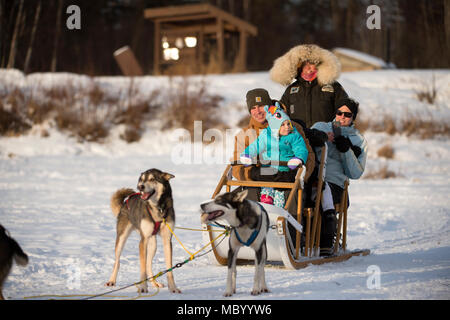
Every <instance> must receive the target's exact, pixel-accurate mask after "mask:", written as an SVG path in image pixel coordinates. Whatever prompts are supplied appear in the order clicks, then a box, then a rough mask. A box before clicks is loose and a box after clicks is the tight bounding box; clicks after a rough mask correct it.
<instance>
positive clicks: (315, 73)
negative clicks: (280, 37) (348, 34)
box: [270, 44, 348, 128]
mask: <svg viewBox="0 0 450 320" xmlns="http://www.w3.org/2000/svg"><path fill="white" fill-rule="evenodd" d="M340 71H341V65H340V62H339V60H338V59H337V57H336V56H335V55H334V54H333V53H331V52H330V51H328V50H325V49H322V48H320V47H319V46H316V45H312V44H311V45H310V44H308V45H299V46H296V47H294V48H292V49H291V50H289V51H288V52H287V53H285V54H284V55H283V56H281V57H279V58H278V59H276V60H275V62H274V65H273V67H272V69H271V70H270V77H271V79H272V80H273V81H275V82H278V83H280V84H282V85H285V86H288V87H287V89H286V90H285V92H284V94H283V96H282V97H281V102H282V103H283V104H284V105H285V106H286V108H287V111H288V114H289V117H290V118H291V119H292V120H294V121H296V122H298V123H302V122H303V123H304V124H305V125H306V127H307V128H310V127H311V126H312V125H313V124H314V123H316V122H320V121H324V122H328V121H331V120H333V118H334V116H335V110H336V109H337V108H338V105H339V104H340V103H341V101H343V100H344V99H347V98H348V95H347V93H346V92H345V90H344V89H343V88H342V86H341V85H340V84H339V82H337V81H336V79H337V78H338V77H339V75H340ZM294 79H295V82H293V83H292V81H293V80H294Z"/></svg>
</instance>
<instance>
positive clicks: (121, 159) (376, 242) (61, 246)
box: [0, 70, 450, 300]
mask: <svg viewBox="0 0 450 320" xmlns="http://www.w3.org/2000/svg"><path fill="white" fill-rule="evenodd" d="M0 75H1V76H0V89H1V88H2V86H3V88H4V87H5V86H6V85H9V84H11V83H12V82H14V81H15V82H14V83H16V84H17V83H19V82H20V83H21V85H22V86H28V85H30V83H31V82H34V81H36V79H41V80H42V79H46V80H43V81H44V83H45V84H47V85H52V84H51V83H50V80H49V79H52V80H55V79H57V78H58V77H63V76H64V77H65V78H69V79H72V80H71V81H72V83H74V82H76V81H74V80H73V78H75V79H81V80H80V82H81V83H83V81H88V80H83V79H85V78H83V76H76V75H67V74H64V75H58V74H56V75H52V74H35V75H30V76H28V77H24V76H23V75H21V74H20V73H16V74H15V75H14V76H12V75H11V73H8V72H6V71H1V72H0ZM433 75H434V76H435V77H436V79H437V80H438V81H437V83H438V85H439V87H438V90H439V91H438V99H437V102H436V103H435V105H433V106H431V105H427V104H425V103H422V102H419V101H417V100H416V98H415V97H414V90H415V89H416V88H417V87H418V86H421V81H427V79H428V80H429V79H431V78H432V77H433ZM95 81H98V82H101V83H103V84H104V85H109V86H112V87H114V86H120V83H122V82H125V81H126V79H124V78H122V77H117V78H111V77H108V78H106V77H103V78H95ZM137 81H138V82H139V81H140V82H142V83H141V86H145V85H150V84H152V85H155V86H156V85H157V86H164V85H166V83H167V78H165V77H143V78H142V79H138V80H137ZM207 81H208V83H209V84H210V85H209V88H210V90H211V92H212V93H220V94H221V95H222V96H224V98H225V100H224V102H223V108H224V110H225V109H226V110H227V113H226V116H227V117H229V118H230V119H231V118H233V120H230V122H229V123H230V125H231V126H233V124H235V122H234V121H236V122H237V121H238V120H239V119H240V117H241V116H243V115H245V113H246V108H245V107H244V103H245V92H246V91H247V90H250V89H252V88H255V87H264V88H267V89H268V90H269V92H270V94H271V96H272V97H274V98H279V97H280V96H281V94H282V92H283V88H282V87H281V86H279V85H277V84H275V83H273V82H271V81H270V80H269V77H268V73H267V72H259V73H248V74H238V75H213V76H208V77H207ZM340 82H341V83H342V84H343V86H344V88H346V90H347V91H348V92H349V94H350V95H351V96H353V97H355V98H356V99H358V100H359V101H360V102H361V109H362V111H361V116H363V117H366V118H367V117H378V116H380V114H383V113H385V114H390V115H392V117H394V118H395V119H399V118H401V117H404V116H407V114H422V112H423V115H424V116H428V117H429V116H432V117H433V118H434V119H437V120H442V121H446V122H448V121H449V120H450V104H449V102H448V101H450V71H449V70H434V71H422V70H414V71H406V70H396V71H393V70H390V71H378V72H357V73H344V74H343V75H342V76H341V78H340ZM54 83H61V81H55V82H54ZM379 110H382V111H379ZM47 129H48V130H49V133H50V136H49V137H47V138H42V137H41V136H40V130H39V128H35V129H33V130H32V132H31V133H30V134H28V135H26V136H21V137H15V138H6V137H1V138H0V200H1V201H0V223H1V224H3V225H4V226H5V227H6V228H7V229H8V230H9V231H10V233H11V235H12V236H13V237H14V238H15V239H16V240H17V241H18V242H19V243H20V244H21V246H22V248H23V249H24V250H25V252H27V254H28V255H29V257H30V262H29V264H28V266H26V267H25V268H21V267H17V266H15V267H14V268H13V271H12V273H11V275H10V277H9V278H8V280H7V282H6V283H5V288H4V295H5V297H7V298H9V299H24V298H29V297H32V298H31V299H48V297H42V296H43V295H79V294H97V293H102V292H106V291H108V290H109V288H106V287H104V283H105V282H106V281H107V280H108V278H109V275H110V273H111V271H112V267H113V262H114V242H115V221H114V218H113V215H112V213H111V211H110V208H109V198H110V196H111V194H112V193H113V192H114V191H115V190H116V189H117V188H120V187H135V186H136V183H137V178H138V175H139V173H140V172H142V171H144V170H146V169H149V168H152V167H156V168H159V169H161V170H166V171H168V172H170V173H172V174H174V175H175V179H173V180H172V189H173V193H174V202H175V210H176V215H177V226H181V227H192V228H198V227H199V222H200V221H199V220H200V214H199V203H201V202H202V201H204V200H206V199H208V198H209V197H210V196H211V194H212V192H213V190H214V188H215V186H216V184H217V182H218V180H219V177H220V175H221V174H222V171H223V170H224V166H225V162H226V159H227V157H228V155H229V152H230V146H228V145H227V146H226V148H225V151H223V150H222V151H223V154H224V155H223V156H221V157H219V158H218V159H219V160H217V159H215V160H214V161H209V163H205V162H208V159H209V160H211V159H212V158H211V157H212V153H210V150H205V149H206V148H205V147H204V149H203V150H204V152H203V153H200V154H201V155H202V156H203V157H204V159H203V160H202V161H200V160H199V158H198V154H199V153H198V152H199V150H200V146H199V145H197V146H196V147H195V148H197V149H195V150H196V151H195V154H197V158H196V157H195V155H194V154H192V155H191V157H190V160H191V161H184V162H182V163H180V162H179V161H178V162H177V161H174V152H173V150H174V147H175V146H176V143H173V140H172V143H169V141H170V139H173V133H172V132H161V131H159V130H157V129H156V128H154V127H149V128H148V130H147V132H146V133H145V134H144V136H143V138H142V140H141V142H139V143H133V144H129V145H127V144H126V143H124V142H123V141H122V140H120V139H118V138H117V137H118V135H119V133H118V132H113V134H112V136H111V138H109V139H108V141H107V142H106V143H105V144H97V143H78V142H76V140H75V139H73V138H70V137H67V136H66V135H64V134H61V133H59V132H56V131H55V130H53V129H51V128H50V129H49V128H47ZM365 136H366V138H367V140H368V142H369V149H370V151H369V158H368V162H367V167H366V171H368V172H370V171H373V170H376V169H377V168H379V167H380V166H382V165H384V164H386V165H388V167H389V168H390V169H391V170H393V171H395V172H396V173H397V174H398V176H397V178H394V179H386V180H369V179H360V180H357V181H351V184H350V199H351V207H350V209H349V225H348V246H349V249H356V248H368V249H370V250H371V254H370V255H369V256H366V257H354V258H352V259H350V260H348V261H345V262H342V263H333V264H325V265H320V266H309V267H307V268H305V269H300V270H295V271H292V270H286V269H283V268H282V267H280V266H268V267H266V279H267V284H268V286H269V289H270V290H271V292H270V293H268V294H263V295H259V296H256V297H254V296H251V295H250V291H251V288H252V284H253V275H254V268H253V266H239V267H238V278H237V293H236V295H234V296H233V297H232V298H231V299H257V300H261V299H262V300H265V299H274V300H296V299H450V197H449V192H450V184H449V182H450V141H449V140H448V137H445V138H434V139H432V140H419V139H417V138H414V137H406V136H404V135H398V134H397V135H394V136H390V135H387V134H386V133H374V132H366V133H365ZM385 143H390V144H391V145H392V147H393V149H394V150H395V157H394V158H393V159H389V160H388V159H384V158H379V157H377V154H376V151H377V150H378V149H379V148H380V147H381V146H382V145H384V144H385ZM200 151H201V150H200ZM216 151H217V150H216ZM220 159H222V160H220ZM175 232H176V234H177V236H178V237H179V238H180V239H181V240H182V241H183V243H184V244H185V245H186V247H187V248H188V249H189V250H190V251H191V252H192V251H196V250H198V249H200V248H201V247H202V246H203V243H202V236H201V233H200V232H194V231H187V230H180V229H178V230H175ZM138 241H139V240H138V235H137V234H134V233H133V234H132V236H131V237H130V238H129V240H128V242H127V245H126V247H125V250H124V252H123V254H122V259H121V269H120V271H119V276H118V282H117V285H118V287H122V286H126V285H129V284H132V283H133V282H136V281H138V280H139V257H138ZM160 242H161V241H159V244H158V252H157V255H156V257H155V263H154V270H155V272H157V271H160V270H163V269H165V263H164V258H163V254H162V245H161V244H160ZM173 244H174V262H175V263H176V262H182V261H184V260H185V259H186V258H188V255H187V253H186V252H185V251H184V250H183V249H182V248H181V246H180V245H179V244H178V243H177V242H176V241H175V240H174V242H173ZM174 275H175V281H176V284H177V286H178V287H179V288H180V289H181V290H182V292H183V293H182V294H180V295H174V294H170V293H169V292H168V290H167V288H163V289H161V290H160V291H159V293H157V294H156V295H154V296H153V297H147V298H142V299H149V300H158V299H187V300H207V299H209V300H210V299H213V300H214V299H223V296H222V294H223V291H224V289H225V279H226V267H223V266H218V265H215V264H213V263H211V261H210V259H208V257H201V258H198V259H195V260H193V261H191V262H189V263H187V264H185V265H184V266H183V267H182V268H179V269H176V270H175V271H174ZM378 280H379V281H378ZM162 281H163V282H166V279H165V276H163V277H162ZM152 292H154V291H152ZM115 294H116V295H122V296H124V297H127V298H134V297H136V288H135V287H130V288H128V289H125V290H123V291H120V292H117V293H115ZM119 299H120V298H119Z"/></svg>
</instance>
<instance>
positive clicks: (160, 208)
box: [105, 169, 181, 293]
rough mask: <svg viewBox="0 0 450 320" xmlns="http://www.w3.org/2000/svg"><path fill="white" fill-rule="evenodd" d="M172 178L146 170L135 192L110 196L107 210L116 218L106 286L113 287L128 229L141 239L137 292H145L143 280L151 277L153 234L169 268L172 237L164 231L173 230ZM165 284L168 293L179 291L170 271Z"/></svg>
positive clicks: (154, 250)
mask: <svg viewBox="0 0 450 320" xmlns="http://www.w3.org/2000/svg"><path fill="white" fill-rule="evenodd" d="M172 178H174V176H173V175H171V174H170V173H166V172H162V171H160V170H158V169H150V170H147V171H145V172H143V173H141V175H140V177H139V181H138V184H137V189H138V190H139V192H138V193H137V192H135V191H134V190H133V189H129V188H122V189H119V190H117V191H116V192H115V193H114V194H113V195H112V197H111V209H112V212H113V213H114V215H115V216H116V218H117V236H116V246H115V263H114V269H113V272H112V274H111V277H110V278H109V281H108V282H106V284H105V285H106V286H114V285H115V284H116V278H117V273H118V271H119V265H120V254H121V253H122V249H123V247H124V245H125V242H126V240H127V238H128V236H129V235H130V233H131V231H132V230H137V231H138V232H139V234H140V236H141V240H140V242H139V260H140V281H141V282H140V283H139V284H138V292H139V293H142V292H148V289H147V281H145V279H148V278H153V271H152V260H153V257H154V256H155V253H156V249H157V246H156V235H157V234H159V235H160V236H161V238H162V241H163V247H164V257H165V261H166V267H167V269H169V268H171V267H172V234H171V232H170V230H169V228H168V227H170V229H172V230H173V228H174V226H175V211H174V209H173V199H172V189H171V187H170V184H169V180H170V179H172ZM150 282H151V283H152V285H153V286H154V287H160V288H161V287H163V285H162V284H161V283H159V282H157V281H156V280H155V279H150ZM167 282H168V287H169V290H170V292H172V293H180V292H181V291H180V290H179V289H178V288H177V287H176V286H175V280H174V278H173V274H172V272H167Z"/></svg>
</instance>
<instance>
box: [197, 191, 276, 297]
mask: <svg viewBox="0 0 450 320" xmlns="http://www.w3.org/2000/svg"><path fill="white" fill-rule="evenodd" d="M246 197H247V190H244V191H238V189H236V190H235V191H233V192H227V193H225V194H222V195H218V196H217V197H216V198H215V199H214V200H211V201H210V202H207V203H203V204H201V206H200V207H201V209H202V217H201V219H202V223H206V224H207V223H211V222H213V221H215V220H216V219H217V220H222V219H223V220H225V221H227V222H228V224H229V225H230V227H231V228H232V232H231V235H230V240H229V250H228V277H227V288H226V291H225V294H224V296H225V297H229V296H231V295H232V294H233V293H236V260H237V255H238V251H239V249H240V248H241V247H242V246H248V247H251V248H252V249H253V250H255V278H254V282H253V290H252V292H251V293H252V295H258V294H260V293H263V292H269V290H268V289H267V285H266V280H265V275H264V265H265V263H266V260H267V247H266V235H267V231H268V229H269V216H268V215H267V212H266V210H265V209H264V208H263V207H262V206H261V205H260V204H258V203H257V202H254V201H250V200H246V199H245V198H246Z"/></svg>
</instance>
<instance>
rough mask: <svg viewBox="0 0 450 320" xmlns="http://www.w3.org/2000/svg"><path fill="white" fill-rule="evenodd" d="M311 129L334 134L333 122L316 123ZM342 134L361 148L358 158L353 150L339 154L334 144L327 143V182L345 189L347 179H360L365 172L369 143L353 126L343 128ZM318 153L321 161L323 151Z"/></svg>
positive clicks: (319, 150) (317, 151)
mask: <svg viewBox="0 0 450 320" xmlns="http://www.w3.org/2000/svg"><path fill="white" fill-rule="evenodd" d="M311 129H317V130H320V131H323V132H325V133H327V132H332V131H333V128H332V122H316V123H315V124H314V125H313V126H312V127H311ZM341 134H342V135H343V136H345V137H348V138H349V139H350V141H351V143H352V144H353V145H354V146H358V147H360V148H361V154H360V155H359V157H358V158H357V157H356V156H355V154H354V153H353V150H352V149H351V148H350V149H348V151H347V152H344V153H342V152H339V150H338V149H337V148H336V145H335V144H334V143H332V142H327V145H328V156H327V165H326V171H325V181H327V182H331V183H334V184H336V185H338V186H340V187H341V188H344V183H345V180H347V178H350V179H359V178H360V177H361V175H362V174H363V172H364V168H365V166H366V159H367V141H366V140H365V139H364V137H363V136H362V135H361V133H360V132H359V131H358V130H357V129H355V127H354V125H353V124H352V125H351V126H349V127H341ZM316 153H317V155H318V158H319V159H320V156H321V149H318V150H316Z"/></svg>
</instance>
